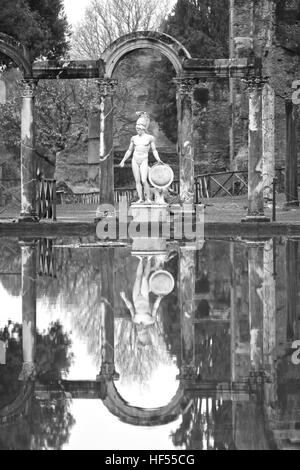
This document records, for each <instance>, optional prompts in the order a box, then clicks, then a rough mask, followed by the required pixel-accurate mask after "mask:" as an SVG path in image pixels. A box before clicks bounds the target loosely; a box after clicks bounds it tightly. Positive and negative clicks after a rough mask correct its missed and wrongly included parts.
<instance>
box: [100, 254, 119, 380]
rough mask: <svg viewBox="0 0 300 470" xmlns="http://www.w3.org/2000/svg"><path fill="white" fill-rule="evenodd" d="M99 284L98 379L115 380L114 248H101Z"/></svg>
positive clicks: (116, 376)
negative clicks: (99, 343) (99, 351)
mask: <svg viewBox="0 0 300 470" xmlns="http://www.w3.org/2000/svg"><path fill="white" fill-rule="evenodd" d="M100 272H101V280H100V282H101V285H100V291H101V292H100V296H99V298H100V299H101V301H100V304H99V315H100V318H101V331H100V342H101V371H100V374H99V376H98V377H97V380H98V381H101V380H103V379H105V380H117V379H118V378H119V376H118V374H117V373H116V371H115V346H114V345H115V316H114V249H113V248H106V249H103V250H101V259H100Z"/></svg>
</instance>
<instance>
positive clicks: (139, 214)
mask: <svg viewBox="0 0 300 470" xmlns="http://www.w3.org/2000/svg"><path fill="white" fill-rule="evenodd" d="M167 208H168V205H167V204H165V205H160V204H132V205H131V206H130V209H129V215H130V216H131V217H133V221H134V222H140V223H153V224H155V223H163V222H166V221H167V216H168V211H167Z"/></svg>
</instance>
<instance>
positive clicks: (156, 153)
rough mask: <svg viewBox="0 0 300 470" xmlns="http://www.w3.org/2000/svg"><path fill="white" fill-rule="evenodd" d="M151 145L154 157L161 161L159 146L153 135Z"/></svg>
mask: <svg viewBox="0 0 300 470" xmlns="http://www.w3.org/2000/svg"><path fill="white" fill-rule="evenodd" d="M150 146H151V150H152V153H153V156H154V158H155V159H156V160H157V161H158V162H161V159H160V156H159V155H158V151H157V148H156V145H155V139H154V137H153V136H151V143H150Z"/></svg>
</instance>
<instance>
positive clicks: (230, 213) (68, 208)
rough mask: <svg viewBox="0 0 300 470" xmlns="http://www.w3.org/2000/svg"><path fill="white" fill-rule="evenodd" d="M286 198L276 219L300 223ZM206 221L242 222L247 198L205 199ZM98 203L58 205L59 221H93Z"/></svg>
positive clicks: (3, 217) (11, 214)
mask: <svg viewBox="0 0 300 470" xmlns="http://www.w3.org/2000/svg"><path fill="white" fill-rule="evenodd" d="M284 202H285V198H284V196H280V197H279V198H278V200H277V210H276V221H277V222H278V223H282V224H289V225H300V208H297V207H295V208H294V207H293V208H289V209H287V208H286V207H285V206H284ZM203 203H204V204H205V222H206V223H222V222H223V223H226V224H228V223H233V224H237V223H240V222H241V220H242V218H243V217H245V216H246V215H247V198H246V197H234V198H226V197H223V198H214V199H204V200H203ZM96 210H97V205H72V204H70V205H69V204H68V205H63V206H60V205H59V206H57V221H58V223H59V222H63V223H75V222H77V223H78V222H82V223H93V222H94V219H95V214H96ZM266 215H267V216H268V217H270V219H272V209H271V207H270V208H267V209H266ZM17 218H18V208H17V207H16V206H11V207H10V208H9V209H8V210H7V211H5V212H2V213H1V214H0V223H4V222H9V221H10V222H12V221H13V220H17Z"/></svg>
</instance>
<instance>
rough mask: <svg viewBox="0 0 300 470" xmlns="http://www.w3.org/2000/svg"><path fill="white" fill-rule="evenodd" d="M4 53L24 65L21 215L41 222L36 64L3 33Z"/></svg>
mask: <svg viewBox="0 0 300 470" xmlns="http://www.w3.org/2000/svg"><path fill="white" fill-rule="evenodd" d="M0 52H2V53H3V54H5V55H7V56H8V57H9V58H10V59H11V60H13V62H14V63H15V64H16V65H17V66H18V67H19V68H20V70H21V72H22V74H23V77H24V79H23V80H21V81H20V85H21V94H22V111H21V214H20V219H21V220H24V221H30V222H31V221H35V222H37V221H38V218H37V214H36V168H35V122H34V96H35V89H36V84H37V81H36V80H33V79H32V66H31V64H30V62H29V61H28V60H27V59H26V57H25V54H24V48H22V46H21V44H19V43H18V42H17V41H16V40H15V39H13V38H11V37H10V36H7V35H6V34H2V33H0Z"/></svg>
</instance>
